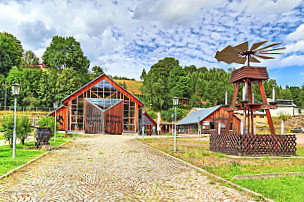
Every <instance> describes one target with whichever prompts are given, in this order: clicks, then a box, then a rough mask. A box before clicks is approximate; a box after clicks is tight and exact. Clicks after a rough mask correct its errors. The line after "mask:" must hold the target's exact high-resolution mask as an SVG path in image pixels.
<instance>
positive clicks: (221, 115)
mask: <svg viewBox="0 0 304 202" xmlns="http://www.w3.org/2000/svg"><path fill="white" fill-rule="evenodd" d="M228 117H229V113H228V111H227V108H225V107H220V108H219V109H218V110H216V111H215V112H213V113H212V114H210V115H209V116H208V117H207V118H205V119H204V120H203V121H215V122H216V125H215V127H216V129H215V132H216V133H217V132H218V125H219V122H221V124H223V123H224V124H226V127H230V126H227V121H228ZM200 124H201V125H202V124H203V122H201V123H200ZM232 128H233V131H230V133H240V132H241V131H240V128H241V120H240V119H238V118H237V117H236V116H233V121H232ZM224 132H225V129H222V130H221V133H224Z"/></svg>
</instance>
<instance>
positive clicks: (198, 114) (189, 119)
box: [176, 105, 222, 125]
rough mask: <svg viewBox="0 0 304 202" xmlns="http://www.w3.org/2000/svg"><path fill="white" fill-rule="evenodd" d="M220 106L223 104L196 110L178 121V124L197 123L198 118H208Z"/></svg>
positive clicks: (200, 119)
mask: <svg viewBox="0 0 304 202" xmlns="http://www.w3.org/2000/svg"><path fill="white" fill-rule="evenodd" d="M220 107H222V105H217V106H214V107H210V108H204V109H201V110H197V111H194V112H192V113H190V114H188V116H186V117H185V118H183V119H182V120H180V121H179V122H177V123H176V125H186V124H197V122H198V118H199V121H202V120H204V119H205V118H207V117H208V116H209V115H210V114H212V113H213V112H215V111H216V110H218V109H219V108H220Z"/></svg>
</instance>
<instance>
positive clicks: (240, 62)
mask: <svg viewBox="0 0 304 202" xmlns="http://www.w3.org/2000/svg"><path fill="white" fill-rule="evenodd" d="M246 60H247V58H246V57H239V59H237V60H235V61H234V62H235V63H239V64H245V63H246Z"/></svg>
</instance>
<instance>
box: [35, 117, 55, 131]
mask: <svg viewBox="0 0 304 202" xmlns="http://www.w3.org/2000/svg"><path fill="white" fill-rule="evenodd" d="M54 123H55V118H54V117H52V116H47V117H46V116H43V117H42V118H41V119H40V120H39V121H38V122H37V125H38V126H40V127H50V128H51V135H53V134H54ZM58 129H59V125H58V123H56V130H57V131H58Z"/></svg>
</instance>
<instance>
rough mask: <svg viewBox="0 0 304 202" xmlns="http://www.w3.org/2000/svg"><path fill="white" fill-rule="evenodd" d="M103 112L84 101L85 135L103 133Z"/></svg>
mask: <svg viewBox="0 0 304 202" xmlns="http://www.w3.org/2000/svg"><path fill="white" fill-rule="evenodd" d="M103 125H104V117H103V112H102V110H101V109H99V108H98V107H97V106H95V105H93V104H91V103H90V102H88V101H87V100H84V130H85V133H92V134H96V133H99V134H100V133H103Z"/></svg>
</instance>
